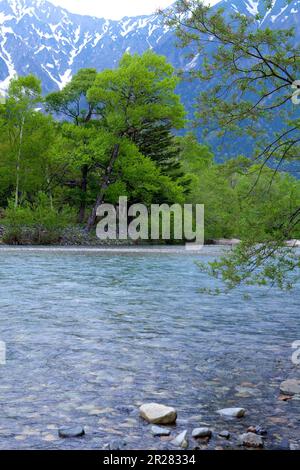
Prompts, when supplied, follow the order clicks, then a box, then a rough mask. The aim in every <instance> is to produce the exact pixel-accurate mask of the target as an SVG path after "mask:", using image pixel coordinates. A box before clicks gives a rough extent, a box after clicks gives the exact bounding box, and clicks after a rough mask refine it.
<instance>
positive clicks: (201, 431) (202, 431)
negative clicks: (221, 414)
mask: <svg viewBox="0 0 300 470" xmlns="http://www.w3.org/2000/svg"><path fill="white" fill-rule="evenodd" d="M192 436H193V437H194V438H195V439H201V438H203V437H209V438H210V437H211V436H212V430H211V429H209V428H196V429H194V430H193V432H192Z"/></svg>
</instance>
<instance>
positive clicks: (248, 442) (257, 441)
mask: <svg viewBox="0 0 300 470" xmlns="http://www.w3.org/2000/svg"><path fill="white" fill-rule="evenodd" d="M239 441H240V443H241V444H242V445H243V446H245V447H253V448H254V449H259V448H262V447H263V446H264V441H263V440H262V438H261V437H260V436H258V435H257V434H254V433H253V432H247V433H245V434H242V435H241V436H240V437H239Z"/></svg>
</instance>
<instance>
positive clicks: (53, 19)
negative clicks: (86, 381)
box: [0, 0, 300, 93]
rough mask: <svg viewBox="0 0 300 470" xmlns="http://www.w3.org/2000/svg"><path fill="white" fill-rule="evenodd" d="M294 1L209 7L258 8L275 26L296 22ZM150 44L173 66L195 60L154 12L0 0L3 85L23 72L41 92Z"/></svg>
mask: <svg viewBox="0 0 300 470" xmlns="http://www.w3.org/2000/svg"><path fill="white" fill-rule="evenodd" d="M298 6H300V0H294V1H292V2H291V3H290V4H287V5H285V1H284V0H274V1H273V7H272V10H271V11H270V12H269V13H268V14H265V16H264V17H263V15H264V10H263V8H264V3H263V1H262V0H261V1H256V0H236V1H234V0H233V1H231V0H223V1H221V2H220V3H218V4H217V5H215V6H214V7H212V8H218V7H223V8H224V9H225V11H226V12H228V14H229V13H231V12H239V13H241V14H248V15H252V16H253V17H255V16H256V15H257V13H260V14H261V15H262V17H263V21H262V22H261V25H264V26H265V25H271V26H272V27H275V26H276V28H279V27H282V26H284V27H286V26H287V27H291V26H294V25H296V26H297V25H299V15H297V13H298ZM258 27H260V23H259V22H258ZM149 48H150V49H153V50H154V51H155V52H156V53H158V54H163V55H165V56H166V57H167V59H168V60H169V61H170V62H171V63H172V64H173V65H174V66H175V67H181V68H183V69H189V68H193V67H195V66H196V65H197V60H193V61H191V60H189V59H187V58H186V57H185V55H184V54H182V51H181V50H180V49H176V47H175V37H174V32H173V31H172V29H170V27H169V26H166V25H165V24H163V20H162V18H161V16H160V15H158V14H157V13H154V14H152V15H143V16H137V17H124V18H123V19H122V20H120V21H116V20H107V19H105V18H98V17H96V16H95V17H94V16H82V15H78V14H75V13H70V12H69V11H68V10H66V9H64V8H61V7H57V6H55V5H53V4H52V3H50V2H48V1H47V0H0V90H2V91H3V90H5V89H7V86H8V83H9V81H10V79H11V78H12V77H13V76H15V75H26V74H28V73H34V74H35V75H37V76H38V77H39V78H40V79H41V80H42V83H43V87H44V90H43V91H44V93H47V92H50V91H53V90H55V89H61V88H63V86H64V85H65V84H66V83H67V82H68V81H69V80H70V79H71V77H72V76H73V75H74V74H75V73H76V72H77V71H78V70H79V69H80V68H83V67H91V68H96V69H98V70H103V69H105V68H112V67H115V66H116V65H117V63H118V62H119V60H120V58H121V57H122V55H123V54H124V53H125V52H126V51H130V52H132V53H135V52H136V53H139V54H141V53H143V52H144V51H145V50H147V49H149Z"/></svg>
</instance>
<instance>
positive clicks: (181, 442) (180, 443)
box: [171, 431, 189, 449]
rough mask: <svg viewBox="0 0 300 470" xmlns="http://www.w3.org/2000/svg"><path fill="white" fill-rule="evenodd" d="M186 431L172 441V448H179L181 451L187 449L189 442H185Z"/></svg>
mask: <svg viewBox="0 0 300 470" xmlns="http://www.w3.org/2000/svg"><path fill="white" fill-rule="evenodd" d="M187 433H188V432H187V431H183V432H182V433H181V434H179V436H177V437H176V438H175V439H173V441H171V444H172V445H173V446H174V447H181V448H182V449H187V448H188V446H189V442H188V440H187Z"/></svg>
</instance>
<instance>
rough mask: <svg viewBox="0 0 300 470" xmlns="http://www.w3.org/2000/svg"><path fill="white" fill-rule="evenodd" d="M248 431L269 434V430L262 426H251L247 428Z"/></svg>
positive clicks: (261, 434) (263, 434) (262, 434)
mask: <svg viewBox="0 0 300 470" xmlns="http://www.w3.org/2000/svg"><path fill="white" fill-rule="evenodd" d="M247 432H252V433H254V434H258V435H259V436H265V435H266V434H268V431H267V430H266V429H264V428H263V427H262V426H250V427H249V428H248V429H247Z"/></svg>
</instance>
